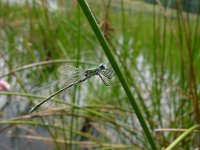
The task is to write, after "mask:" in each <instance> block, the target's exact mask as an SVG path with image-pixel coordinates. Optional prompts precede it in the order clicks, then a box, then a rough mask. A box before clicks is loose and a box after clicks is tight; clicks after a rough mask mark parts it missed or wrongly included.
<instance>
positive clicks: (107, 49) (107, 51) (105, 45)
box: [78, 0, 157, 150]
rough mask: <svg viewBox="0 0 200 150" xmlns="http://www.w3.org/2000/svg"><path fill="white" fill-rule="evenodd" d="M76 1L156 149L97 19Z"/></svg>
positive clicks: (80, 1)
mask: <svg viewBox="0 0 200 150" xmlns="http://www.w3.org/2000/svg"><path fill="white" fill-rule="evenodd" d="M78 3H79V5H80V6H81V9H82V11H83V12H84V14H85V16H86V18H87V20H88V22H89V23H90V26H91V27H92V29H93V31H94V33H95V34H96V37H97V39H98V41H99V43H100V44H101V46H102V48H103V50H104V52H105V54H106V56H107V58H108V60H109V62H110V64H111V66H112V67H113V69H114V71H115V73H116V75H117V77H118V78H119V80H120V82H121V84H122V87H123V88H124V90H125V92H126V94H127V97H128V99H129V101H130V103H131V105H132V107H133V110H134V111H135V113H136V115H137V118H138V120H139V121H140V124H141V126H142V128H143V130H144V132H145V135H146V137H147V139H148V141H149V143H150V145H151V148H152V149H153V150H156V149H157V147H156V144H155V142H154V140H153V137H152V135H151V132H150V130H149V128H148V126H147V124H146V122H145V120H144V117H143V115H142V113H141V111H140V109H139V107H138V104H137V102H136V101H135V98H134V97H133V95H132V93H131V90H130V88H129V86H128V84H127V82H126V80H125V78H124V76H123V75H122V72H121V70H120V68H119V66H118V63H117V62H116V60H115V58H114V56H113V54H112V52H111V50H110V47H109V45H108V43H107V41H106V39H105V37H104V36H103V34H102V33H101V31H100V28H99V26H98V24H97V21H96V20H95V17H94V16H93V14H92V12H91V10H90V8H89V5H88V4H87V2H86V1H85V0H78Z"/></svg>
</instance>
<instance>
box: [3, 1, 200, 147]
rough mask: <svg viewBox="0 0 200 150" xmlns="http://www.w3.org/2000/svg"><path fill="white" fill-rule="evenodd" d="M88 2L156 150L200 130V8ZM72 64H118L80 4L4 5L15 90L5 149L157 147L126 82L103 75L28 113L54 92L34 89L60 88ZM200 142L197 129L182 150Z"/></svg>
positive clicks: (7, 74)
mask: <svg viewBox="0 0 200 150" xmlns="http://www.w3.org/2000/svg"><path fill="white" fill-rule="evenodd" d="M88 4H89V6H90V8H91V9H92V12H93V14H94V16H95V18H96V20H97V21H98V24H99V26H100V28H101V30H102V32H103V34H104V36H105V37H106V39H107V41H108V43H109V45H110V47H111V48H112V52H113V54H114V56H115V58H116V60H117V62H118V64H119V66H120V68H121V70H122V72H123V75H124V77H125V79H126V80H127V81H128V84H129V86H130V89H131V91H132V94H133V95H134V98H135V99H136V101H137V103H138V105H139V108H140V110H141V111H142V114H143V116H144V118H145V121H146V122H147V124H148V126H149V128H150V130H151V132H152V136H153V138H154V140H155V143H156V144H157V146H158V148H159V149H161V148H166V147H167V146H168V145H170V144H171V143H172V142H173V141H174V140H175V139H176V138H177V137H178V136H179V135H180V134H181V133H182V132H183V131H185V130H184V129H188V128H190V127H192V126H194V125H195V124H199V123H200V116H199V91H200V86H199V81H200V64H199V59H200V58H199V57H200V51H199V50H200V28H199V14H200V2H199V0H191V1H185V0H182V1H181V0H170V1H167V0H162V1H160V0H157V1H154V0H144V1H142V0H139V1H134V0H102V1H100V0H99V1H97V0H96V1H95V0H88ZM65 63H66V64H68V65H71V66H74V67H78V68H83V69H85V68H90V67H95V66H98V65H99V64H100V63H104V64H106V65H107V66H110V64H109V62H108V60H107V57H106V56H105V54H104V52H103V51H102V48H101V46H100V44H99V43H98V41H97V38H96V36H95V34H94V33H93V31H92V29H91V27H90V25H89V23H88V22H87V19H86V17H85V16H84V14H83V12H82V10H81V8H80V6H79V4H78V2H77V1H76V0H67V1H65V0H35V1H31V0H22V1H14V0H12V1H11V0H9V1H8V0H1V1H0V78H1V79H0V80H1V81H2V80H3V81H7V83H8V84H9V85H10V87H11V89H10V91H2V92H1V95H0V110H1V113H0V115H1V116H0V117H1V118H0V124H1V125H0V149H16V150H17V149H42V148H47V149H150V145H149V143H148V142H147V139H146V137H145V135H144V132H143V129H142V128H141V125H140V123H139V122H138V119H137V117H136V116H135V113H134V111H133V109H132V107H131V105H130V103H129V101H128V99H127V97H126V95H125V93H124V91H123V90H122V88H121V86H120V84H117V85H114V86H109V87H106V86H105V85H104V84H103V83H102V82H101V80H100V79H98V78H96V77H94V78H91V79H90V80H88V81H86V82H84V83H83V84H80V85H77V86H75V87H74V88H72V89H71V90H70V91H67V93H65V94H66V98H65V100H62V98H60V97H59V96H56V97H55V98H54V99H53V100H55V99H56V102H55V101H54V102H52V103H51V104H48V105H45V106H43V107H42V108H43V109H42V108H41V110H38V112H37V113H34V114H28V112H29V110H30V109H31V108H32V107H33V106H34V105H35V104H37V103H38V102H39V101H41V100H43V99H44V98H45V97H46V96H48V95H50V94H51V93H52V92H54V91H52V90H50V89H49V88H48V89H44V92H43V90H41V91H39V92H38V93H31V92H30V90H31V88H32V87H35V86H37V85H41V84H43V83H46V82H51V81H54V80H61V82H62V79H63V78H61V76H60V74H59V73H58V71H57V69H58V67H59V66H60V65H62V64H65ZM59 88H60V87H59V85H58V87H56V89H59ZM60 103H61V104H60ZM170 129H171V130H170ZM172 129H173V130H172ZM199 143H200V142H199V131H196V132H192V133H190V134H189V136H187V137H185V138H184V139H182V140H181V141H180V143H179V144H178V145H177V147H176V148H177V149H195V148H197V147H199V146H200V145H199Z"/></svg>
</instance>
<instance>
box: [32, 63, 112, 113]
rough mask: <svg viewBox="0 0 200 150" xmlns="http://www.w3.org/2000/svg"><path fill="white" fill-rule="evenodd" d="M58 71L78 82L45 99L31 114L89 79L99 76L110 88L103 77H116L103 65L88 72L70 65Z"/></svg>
mask: <svg viewBox="0 0 200 150" xmlns="http://www.w3.org/2000/svg"><path fill="white" fill-rule="evenodd" d="M58 71H59V72H60V73H61V74H63V75H66V77H67V76H68V77H69V78H76V80H75V81H73V82H72V83H71V84H69V85H67V86H65V87H64V88H62V89H60V90H58V91H57V92H55V93H53V94H52V95H50V96H49V97H47V98H46V99H44V100H43V101H42V102H40V103H38V104H37V105H35V106H34V107H33V108H32V109H31V110H30V113H32V112H34V111H35V110H36V109H37V108H38V107H40V106H41V105H42V104H44V103H45V102H46V101H48V100H50V99H51V98H52V97H54V96H55V95H57V94H59V93H61V92H62V91H64V90H66V89H68V88H70V87H72V86H74V85H76V84H78V83H81V82H83V81H85V80H87V79H89V78H91V77H93V76H99V77H100V79H101V80H102V82H103V83H104V84H105V85H106V86H109V83H107V82H106V81H105V80H104V78H103V77H102V76H104V77H106V78H107V79H111V78H112V77H113V76H114V75H115V72H114V70H113V69H112V67H108V68H107V67H106V66H105V65H103V64H100V65H99V66H98V67H96V68H94V69H87V70H82V69H78V68H75V67H72V66H69V65H62V66H60V67H59V68H58ZM77 77H78V78H77ZM69 80H70V79H69Z"/></svg>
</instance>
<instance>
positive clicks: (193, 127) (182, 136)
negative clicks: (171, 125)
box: [165, 125, 200, 150]
mask: <svg viewBox="0 0 200 150" xmlns="http://www.w3.org/2000/svg"><path fill="white" fill-rule="evenodd" d="M197 128H200V125H194V126H192V127H191V128H189V129H188V130H186V131H185V132H184V133H182V134H181V135H180V136H179V137H178V138H177V139H176V140H175V141H174V142H172V143H171V144H170V145H169V146H168V147H167V148H166V149H165V150H171V149H174V148H175V146H177V145H178V143H180V142H181V141H182V140H183V139H185V138H186V137H187V136H188V135H189V134H191V133H192V132H193V131H194V130H196V129H197Z"/></svg>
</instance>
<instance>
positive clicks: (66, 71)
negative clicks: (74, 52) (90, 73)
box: [58, 64, 84, 76]
mask: <svg viewBox="0 0 200 150" xmlns="http://www.w3.org/2000/svg"><path fill="white" fill-rule="evenodd" d="M58 72H59V73H60V74H61V75H65V76H74V75H77V74H83V72H84V71H83V70H82V69H79V68H75V67H72V66H69V65H67V64H64V65H61V66H60V67H59V68H58Z"/></svg>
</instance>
